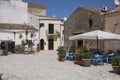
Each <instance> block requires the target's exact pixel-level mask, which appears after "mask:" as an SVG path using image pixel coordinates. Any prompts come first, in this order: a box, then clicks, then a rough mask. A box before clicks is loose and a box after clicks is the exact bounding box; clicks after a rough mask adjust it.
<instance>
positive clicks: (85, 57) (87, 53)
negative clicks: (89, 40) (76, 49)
mask: <svg viewBox="0 0 120 80" xmlns="http://www.w3.org/2000/svg"><path fill="white" fill-rule="evenodd" d="M91 56H92V53H91V52H90V51H88V52H85V53H84V54H83V58H84V59H90V57H91Z"/></svg>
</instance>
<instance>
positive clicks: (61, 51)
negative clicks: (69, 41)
mask: <svg viewBox="0 0 120 80" xmlns="http://www.w3.org/2000/svg"><path fill="white" fill-rule="evenodd" d="M57 51H58V53H57V54H58V56H59V57H65V55H66V48H65V47H64V46H60V47H58V49H57Z"/></svg>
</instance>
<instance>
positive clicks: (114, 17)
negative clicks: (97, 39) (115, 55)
mask: <svg viewBox="0 0 120 80" xmlns="http://www.w3.org/2000/svg"><path fill="white" fill-rule="evenodd" d="M105 30H106V31H108V32H112V33H116V34H120V12H115V13H110V14H108V15H106V26H105ZM105 46H106V49H107V50H109V49H110V50H114V51H116V50H117V49H120V41H116V40H111V41H107V42H106V43H105Z"/></svg>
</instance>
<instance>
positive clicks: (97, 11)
mask: <svg viewBox="0 0 120 80" xmlns="http://www.w3.org/2000/svg"><path fill="white" fill-rule="evenodd" d="M79 8H83V9H86V10H89V11H92V12H94V13H97V14H100V13H101V9H99V8H91V7H86V6H82V7H79Z"/></svg>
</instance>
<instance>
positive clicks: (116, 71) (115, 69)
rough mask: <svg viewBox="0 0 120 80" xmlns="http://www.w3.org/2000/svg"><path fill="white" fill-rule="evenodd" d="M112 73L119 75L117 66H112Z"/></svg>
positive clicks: (119, 69)
mask: <svg viewBox="0 0 120 80" xmlns="http://www.w3.org/2000/svg"><path fill="white" fill-rule="evenodd" d="M112 68H113V72H114V73H119V74H120V67H119V66H112Z"/></svg>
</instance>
